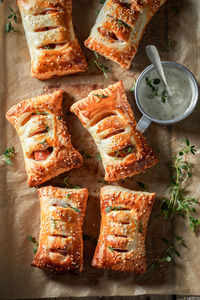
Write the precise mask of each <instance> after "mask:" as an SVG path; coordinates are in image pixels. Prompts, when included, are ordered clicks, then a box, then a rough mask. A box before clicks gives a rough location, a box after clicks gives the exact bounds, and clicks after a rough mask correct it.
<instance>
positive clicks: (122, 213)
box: [92, 186, 155, 274]
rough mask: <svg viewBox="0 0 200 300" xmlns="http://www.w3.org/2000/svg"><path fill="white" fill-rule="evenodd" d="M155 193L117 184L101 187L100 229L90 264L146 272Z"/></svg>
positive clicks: (104, 267)
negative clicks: (147, 247)
mask: <svg viewBox="0 0 200 300" xmlns="http://www.w3.org/2000/svg"><path fill="white" fill-rule="evenodd" d="M154 198H155V193H153V194H151V193H146V192H136V191H131V190H128V189H124V188H121V187H118V186H105V187H103V188H102V189H101V216H102V218H101V230H100V235H99V240H98V244H97V247H96V250H95V254H94V257H93V261H92V266H93V267H96V268H99V269H107V268H110V269H112V270H114V271H122V272H135V273H141V274H142V273H145V272H146V253H145V238H146V231H147V224H148V219H149V216H150V213H151V210H152V206H153V202H154Z"/></svg>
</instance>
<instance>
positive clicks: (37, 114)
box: [6, 90, 83, 186]
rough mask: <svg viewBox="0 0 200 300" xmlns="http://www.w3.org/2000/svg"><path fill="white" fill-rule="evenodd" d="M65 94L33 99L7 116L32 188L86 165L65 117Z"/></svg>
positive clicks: (15, 108) (19, 105)
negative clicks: (13, 129) (71, 135)
mask: <svg viewBox="0 0 200 300" xmlns="http://www.w3.org/2000/svg"><path fill="white" fill-rule="evenodd" d="M62 99H63V91H62V90H58V91H56V92H54V93H51V94H45V95H41V96H38V97H36V98H31V99H28V100H25V101H22V102H20V103H18V104H17V105H15V106H13V107H11V108H10V109H9V111H8V112H7V114H6V117H7V119H8V121H9V122H10V123H11V124H12V125H13V126H14V127H15V129H16V131H17V133H18V135H19V138H20V141H21V144H22V149H23V153H24V159H25V167H26V171H27V174H28V184H29V186H37V185H40V184H42V183H43V182H45V181H47V180H49V179H51V178H53V177H55V176H57V175H59V174H61V173H63V172H66V171H68V170H70V169H72V168H78V167H80V166H81V165H82V163H83V159H82V156H81V154H80V153H79V152H78V151H76V150H75V149H74V147H73V146H72V144H71V138H70V135H69V133H68V131H67V127H66V124H65V122H64V120H63V115H62Z"/></svg>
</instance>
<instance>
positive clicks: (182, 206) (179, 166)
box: [161, 139, 200, 232]
mask: <svg viewBox="0 0 200 300" xmlns="http://www.w3.org/2000/svg"><path fill="white" fill-rule="evenodd" d="M195 153H196V149H195V146H193V145H191V144H190V142H189V140H188V139H186V140H184V145H181V146H180V151H179V153H178V154H177V155H175V157H174V163H173V168H174V170H175V177H174V178H173V181H172V185H171V187H170V194H169V197H165V198H163V201H162V203H161V210H162V213H163V214H164V216H165V217H166V218H173V217H174V215H179V216H181V217H183V218H186V219H187V221H188V224H189V228H190V229H191V230H192V231H193V232H195V231H196V230H197V228H198V227H199V225H200V220H199V219H197V218H196V217H195V216H194V213H196V209H195V207H194V206H196V205H197V204H198V200H197V199H195V198H193V197H188V196H187V193H186V190H185V189H186V187H187V185H188V179H190V178H191V177H192V169H193V165H192V163H191V162H190V155H191V154H192V155H195Z"/></svg>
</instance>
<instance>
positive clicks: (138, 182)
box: [137, 181, 148, 190]
mask: <svg viewBox="0 0 200 300" xmlns="http://www.w3.org/2000/svg"><path fill="white" fill-rule="evenodd" d="M137 184H138V185H139V186H140V187H141V188H142V189H143V190H148V186H147V185H146V184H144V183H143V182H140V181H137Z"/></svg>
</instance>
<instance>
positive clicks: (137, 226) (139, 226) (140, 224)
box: [133, 218, 143, 233]
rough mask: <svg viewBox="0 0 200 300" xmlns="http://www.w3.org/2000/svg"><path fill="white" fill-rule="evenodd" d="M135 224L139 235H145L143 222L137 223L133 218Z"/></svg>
mask: <svg viewBox="0 0 200 300" xmlns="http://www.w3.org/2000/svg"><path fill="white" fill-rule="evenodd" d="M133 222H134V223H135V227H136V229H137V231H138V232H139V233H143V226H142V223H141V222H137V221H136V220H135V219H134V218H133Z"/></svg>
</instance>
